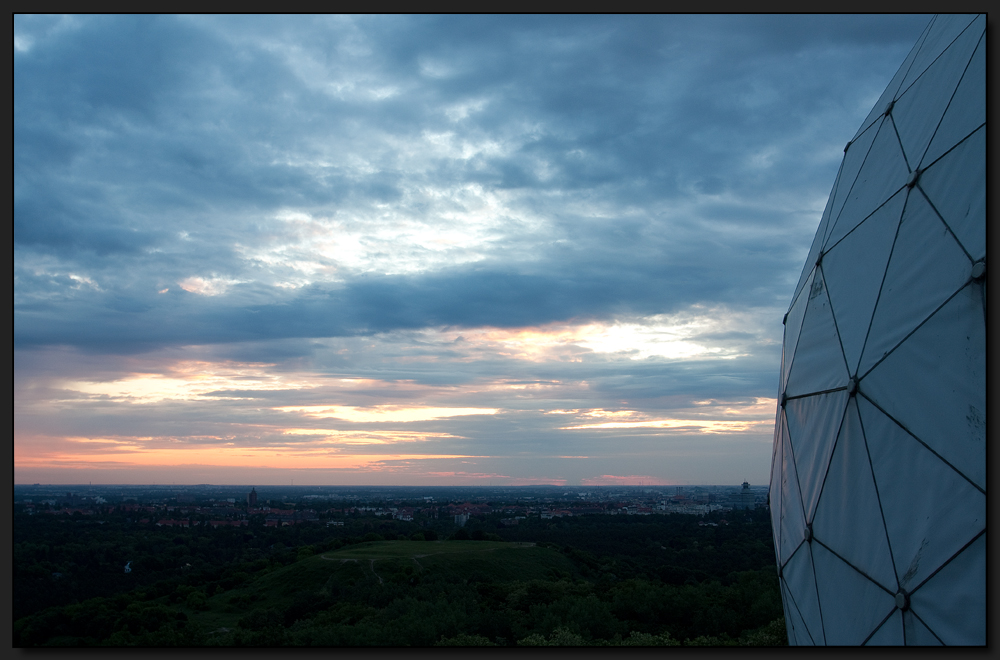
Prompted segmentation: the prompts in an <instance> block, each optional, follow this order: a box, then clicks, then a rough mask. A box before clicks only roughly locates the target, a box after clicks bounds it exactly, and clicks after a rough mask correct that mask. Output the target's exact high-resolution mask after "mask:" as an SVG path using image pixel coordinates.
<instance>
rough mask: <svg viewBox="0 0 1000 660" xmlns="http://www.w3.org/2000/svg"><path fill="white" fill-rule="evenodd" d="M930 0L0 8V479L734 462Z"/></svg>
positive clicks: (651, 473)
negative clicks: (839, 202) (331, 9)
mask: <svg viewBox="0 0 1000 660" xmlns="http://www.w3.org/2000/svg"><path fill="white" fill-rule="evenodd" d="M929 19H930V17H929V16H874V15H866V16H844V15H838V16H816V15H811V16H773V15H762V16H694V15H683V16H623V17H616V16H579V17H574V16H543V17H534V16H533V17H518V16H501V17H491V16H462V17H434V16H414V17H407V16H372V17H365V16H350V17H343V16H322V17H305V16H292V17H280V16H253V17H234V16H194V17H149V16H128V17H113V16H86V17H56V16H39V17H33V16H17V17H15V21H14V336H15V339H14V388H15V394H14V461H15V463H14V479H15V483H34V482H41V483H71V484H79V483H86V482H88V481H92V482H94V483H134V484H148V483H158V484H163V483H178V484H196V483H216V484H257V485H263V484H287V483H290V482H291V481H292V480H294V483H295V484H296V485H299V484H302V485H305V484H324V485H325V484H345V485H347V484H352V485H354V484H372V485H375V484H392V485H411V484H412V485H418V484H428V485H430V484H434V485H459V484H462V485H474V484H482V485H489V484H494V485H501V484H506V485H517V484H547V483H552V484H566V485H583V486H588V485H611V484H640V483H645V484H736V483H739V482H742V481H743V480H748V481H750V482H751V483H752V484H755V485H763V484H766V483H767V482H768V474H769V470H770V458H771V440H772V431H773V425H774V417H775V397H776V391H777V386H778V369H779V365H780V357H781V355H780V352H781V348H780V343H781V334H782V325H781V318H782V315H783V314H784V312H785V310H786V308H787V306H788V303H789V300H790V297H791V294H792V290H793V288H794V286H795V282H796V281H797V279H798V276H799V273H800V271H801V268H802V263H803V260H804V259H805V257H806V252H807V251H808V247H809V244H810V242H811V240H812V237H813V234H814V233H815V231H816V227H817V225H818V223H819V218H820V215H821V213H822V211H823V207H824V205H825V203H826V199H827V196H828V195H829V193H830V189H831V187H832V185H833V181H834V178H835V176H836V173H837V168H838V166H839V164H840V161H841V158H842V156H843V148H844V145H845V144H846V142H847V141H848V140H849V139H850V138H851V137H852V136H853V135H854V133H855V131H856V129H857V128H858V126H859V125H860V124H861V122H862V120H863V119H864V118H865V116H866V115H867V114H868V111H869V110H870V109H871V108H872V105H873V104H874V103H875V101H876V100H877V99H878V97H879V95H880V94H881V92H882V90H883V89H884V87H885V86H886V84H887V83H888V82H889V80H890V78H891V77H892V75H893V74H894V73H895V71H896V69H897V68H898V67H899V65H900V64H901V63H902V61H903V59H904V57H905V56H906V54H907V53H908V52H909V50H910V48H911V47H912V46H913V44H914V42H915V41H916V39H917V37H918V36H919V34H920V32H921V31H922V30H923V28H924V27H925V26H926V25H927V23H928V22H929Z"/></svg>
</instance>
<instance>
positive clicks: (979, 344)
mask: <svg viewBox="0 0 1000 660" xmlns="http://www.w3.org/2000/svg"><path fill="white" fill-rule="evenodd" d="M981 308H982V301H981V293H980V287H979V286H978V285H977V284H975V283H970V284H968V285H966V286H965V288H963V289H962V290H961V291H960V292H959V293H958V294H957V295H956V296H955V297H954V298H952V299H951V300H949V301H948V303H947V304H946V305H945V306H944V307H942V308H941V309H939V310H938V311H937V313H936V314H934V316H932V317H931V318H930V319H928V320H927V322H926V323H924V324H923V325H921V326H920V327H919V328H918V329H917V330H916V332H914V333H913V334H912V335H910V336H909V337H908V338H907V340H906V341H905V342H903V344H902V345H901V346H899V348H897V349H896V350H895V351H893V352H892V353H891V354H890V355H889V356H888V357H887V358H886V359H885V360H883V361H882V362H881V363H880V364H879V365H878V366H877V367H875V369H873V370H872V372H871V373H869V374H868V375H867V376H866V377H865V379H864V381H862V388H863V390H864V392H865V394H866V395H867V396H868V397H870V398H871V399H872V400H873V401H874V402H875V403H876V404H878V406H879V407H880V408H882V409H883V410H884V411H886V412H887V413H888V414H889V415H891V416H892V417H893V418H894V419H896V421H898V422H899V423H900V424H902V425H903V426H904V427H906V429H907V430H909V431H910V433H912V434H913V435H915V436H916V437H918V438H920V439H921V440H922V441H923V442H924V443H926V444H927V445H928V446H929V447H930V448H931V449H933V450H934V451H935V452H936V453H937V454H938V455H940V456H941V457H942V458H944V459H945V460H946V461H948V462H949V463H951V464H952V465H953V466H955V468H956V469H957V470H958V471H959V472H961V473H962V474H964V475H965V476H966V477H967V478H968V479H970V480H971V481H972V482H973V483H975V484H977V485H978V486H979V487H980V488H982V489H984V490H985V489H986V464H985V462H984V461H983V457H984V456H985V455H986V320H985V319H984V318H983V315H982V313H980V311H979V310H980V309H981ZM928 394H930V396H931V398H930V400H928ZM793 447H794V436H793ZM800 472H801V464H800Z"/></svg>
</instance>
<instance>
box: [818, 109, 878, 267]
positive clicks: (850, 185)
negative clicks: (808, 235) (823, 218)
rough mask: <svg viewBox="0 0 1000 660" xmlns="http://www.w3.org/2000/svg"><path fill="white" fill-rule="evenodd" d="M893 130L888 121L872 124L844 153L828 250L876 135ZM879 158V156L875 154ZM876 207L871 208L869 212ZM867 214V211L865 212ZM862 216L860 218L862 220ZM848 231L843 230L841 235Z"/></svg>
mask: <svg viewBox="0 0 1000 660" xmlns="http://www.w3.org/2000/svg"><path fill="white" fill-rule="evenodd" d="M885 131H890V132H891V131H892V125H891V124H889V123H888V122H877V123H875V124H873V125H872V127H871V128H869V129H868V130H867V131H865V132H864V133H862V134H861V135H859V136H858V137H856V138H855V139H854V140H853V141H852V142H851V144H850V146H849V147H848V148H847V152H846V153H845V154H844V162H843V163H842V164H841V166H840V176H839V177H838V178H837V185H836V186H835V187H834V190H833V193H832V194H831V195H830V196H831V199H832V202H833V204H832V205H831V207H830V222H829V224H828V225H827V228H826V233H825V234H824V239H823V249H824V250H826V249H827V248H828V247H829V245H830V242H829V240H828V238H827V237H829V236H830V235H831V233H832V232H833V229H834V227H836V225H837V222H838V220H837V218H839V217H840V215H841V211H842V210H843V208H844V204H845V203H846V202H847V199H848V198H849V197H850V195H851V191H852V190H853V189H854V186H855V182H856V181H857V180H858V174H859V173H860V172H861V170H862V168H863V167H864V166H865V163H867V162H868V158H869V157H871V152H872V143H873V142H875V140H876V136H877V135H879V133H880V132H885ZM875 157H876V158H877V156H875ZM874 210H875V209H874V208H872V209H869V213H870V212H871V211H874ZM865 215H867V213H866V214H865ZM860 219H861V218H858V220H860ZM855 224H857V223H855ZM845 233H847V232H841V235H843V234H845Z"/></svg>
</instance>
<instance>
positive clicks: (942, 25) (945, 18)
mask: <svg viewBox="0 0 1000 660" xmlns="http://www.w3.org/2000/svg"><path fill="white" fill-rule="evenodd" d="M977 18H978V20H981V21H984V22H985V17H983V16H978V17H977V16H976V15H975V14H939V15H937V16H935V17H934V22H933V23H932V24H931V26H930V30H928V32H927V36H926V37H924V41H923V43H921V44H920V50H919V51H917V56H916V57H915V58H913V64H912V65H911V66H910V70H909V71H907V72H906V77H905V78H904V79H903V84H902V85H900V88H899V91H898V92H897V93H896V98H899V97H900V96H901V95H902V94H904V93H906V90H907V89H908V88H909V87H910V85H912V84H913V83H914V82H915V81H916V80H917V78H919V77H920V75H921V74H923V73H924V71H926V70H927V68H928V67H929V66H930V65H931V64H933V63H934V61H935V60H936V59H937V58H938V57H939V56H940V55H941V53H943V52H944V50H945V49H946V48H947V47H948V46H949V45H950V44H951V43H952V42H953V41H954V40H955V39H956V38H958V36H959V35H960V34H961V33H962V32H963V31H964V30H965V29H966V28H967V27H968V26H969V23H971V22H972V21H973V20H976V19H977ZM973 31H977V30H976V28H975V27H973Z"/></svg>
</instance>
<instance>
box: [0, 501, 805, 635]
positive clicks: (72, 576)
mask: <svg viewBox="0 0 1000 660" xmlns="http://www.w3.org/2000/svg"><path fill="white" fill-rule="evenodd" d="M342 523H343V524H342V525H336V526H329V525H327V524H326V523H325V522H324V521H312V522H304V523H301V524H295V525H289V526H284V527H267V526H265V525H264V521H263V519H262V518H261V517H251V518H250V520H249V524H248V526H246V527H218V528H213V527H211V526H208V525H199V526H193V527H191V528H182V529H172V528H164V527H157V526H155V525H153V524H142V523H137V522H134V521H132V520H131V519H129V518H125V517H123V516H114V515H112V516H109V517H107V518H106V519H105V520H102V521H96V520H87V519H84V518H83V517H82V516H79V515H77V516H75V517H63V518H56V517H53V516H44V515H25V514H23V513H18V512H15V515H14V526H13V529H14V576H13V587H14V599H13V602H14V612H13V617H14V631H13V645H14V646H15V647H36V646H70V647H86V646H142V647H160V646H226V647H232V646H456V645H457V646H544V645H560V646H609V645H611V646H614V645H635V646H664V645H666V646H676V645H694V646H698V645H709V646H728V645H747V646H777V645H784V644H786V643H787V640H786V637H785V624H784V619H783V611H782V605H781V596H780V592H779V588H778V579H777V574H776V570H775V562H774V549H773V545H772V541H771V526H770V519H769V516H768V513H767V512H766V511H762V510H758V511H750V512H739V513H736V512H733V511H728V512H714V513H711V514H708V515H706V516H694V515H685V514H666V515H651V516H609V515H589V516H574V517H565V518H558V519H553V520H543V519H539V518H530V517H529V518H527V519H525V520H520V521H518V524H516V525H505V524H502V521H501V519H500V517H499V514H497V515H483V516H473V517H471V518H470V519H469V521H468V523H467V524H466V525H465V526H463V527H457V526H456V525H455V524H454V523H453V522H452V521H451V520H437V519H435V520H423V521H421V522H406V521H401V520H385V519H378V518H375V517H372V516H368V517H365V516H358V515H354V516H348V517H346V518H345V519H344V520H343V521H342ZM126 565H127V566H128V569H129V570H128V572H126V571H125V570H124V567H126Z"/></svg>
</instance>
